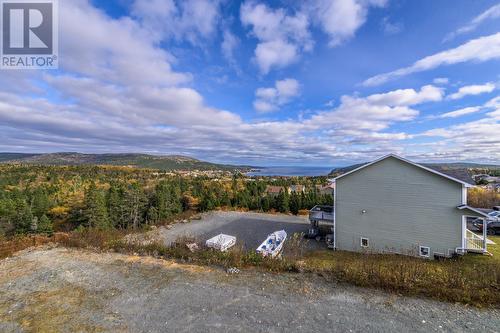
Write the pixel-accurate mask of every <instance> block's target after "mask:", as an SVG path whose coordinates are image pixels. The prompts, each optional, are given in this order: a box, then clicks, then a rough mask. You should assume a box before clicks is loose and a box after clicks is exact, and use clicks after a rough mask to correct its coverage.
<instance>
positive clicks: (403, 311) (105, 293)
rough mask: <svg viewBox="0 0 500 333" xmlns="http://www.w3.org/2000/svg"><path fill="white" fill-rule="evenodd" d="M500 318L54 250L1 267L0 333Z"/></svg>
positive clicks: (427, 328)
mask: <svg viewBox="0 0 500 333" xmlns="http://www.w3.org/2000/svg"><path fill="white" fill-rule="evenodd" d="M499 328H500V311H498V310H479V309H475V308H472V307H467V306H463V305H455V304H448V303H440V302H435V301H430V300H422V299H415V298H406V297H399V296H395V295H389V294H384V293H382V292H378V291H373V290H368V289H361V288H354V287H347V286H344V285H336V284H332V283H327V282H325V281H324V280H323V279H322V278H320V277H317V276H310V275H305V274H264V273H261V272H255V271H243V272H241V273H240V274H234V275H228V274H226V273H225V272H224V271H222V270H219V269H216V268H208V267H200V266H192V265H183V264H176V263H174V262H170V261H164V260H160V259H153V258H149V257H142V258H141V257H134V256H126V255H121V254H112V253H93V252H87V251H79V250H68V249H61V248H52V249H51V248H43V249H38V250H34V251H25V252H22V253H19V254H18V255H17V256H15V257H13V258H9V259H5V260H2V261H0V331H1V332H96V331H99V332H102V331H104V332H111V331H112V332H349V331H354V332H366V331H370V332H432V331H438V332H465V331H467V332H473V331H475V332H495V331H498V330H499Z"/></svg>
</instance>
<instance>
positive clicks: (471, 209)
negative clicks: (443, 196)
mask: <svg viewBox="0 0 500 333" xmlns="http://www.w3.org/2000/svg"><path fill="white" fill-rule="evenodd" d="M457 208H458V209H460V210H470V211H471V212H474V213H476V214H479V215H481V216H483V217H489V215H488V214H486V213H484V212H482V211H480V210H479V209H477V208H474V207H471V206H468V205H460V206H458V207H457Z"/></svg>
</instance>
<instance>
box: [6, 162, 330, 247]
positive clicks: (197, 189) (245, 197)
mask: <svg viewBox="0 0 500 333" xmlns="http://www.w3.org/2000/svg"><path fill="white" fill-rule="evenodd" d="M325 181H326V179H325V178H324V177H300V178H297V177H295V178H277V179H271V178H265V177H260V178H257V179H250V178H248V177H246V176H244V175H242V174H236V175H233V176H232V177H228V178H224V179H213V178H209V177H203V176H202V177H189V176H177V175H172V174H170V173H165V172H161V171H158V170H153V169H140V168H130V167H118V166H36V165H6V164H4V165H0V237H11V236H15V235H26V234H51V233H53V232H55V231H72V230H78V229H84V228H97V229H109V228H116V229H128V228H134V229H137V228H141V227H143V226H148V225H156V224H161V223H165V221H168V220H171V219H172V218H173V217H175V216H176V215H178V214H180V213H182V212H186V211H193V212H195V211H209V210H214V209H218V208H225V209H243V210H252V211H262V212H270V211H275V212H280V213H291V214H298V213H299V211H300V210H303V209H310V208H312V207H313V206H314V205H317V204H332V202H333V198H332V196H331V195H321V194H320V193H318V192H317V191H316V188H315V185H319V184H324V183H325ZM292 184H302V185H305V186H306V191H305V192H304V193H300V194H297V193H291V194H289V193H288V192H287V191H282V192H281V193H279V194H278V195H274V196H271V195H267V194H266V192H265V189H266V186H267V185H277V186H289V185H292Z"/></svg>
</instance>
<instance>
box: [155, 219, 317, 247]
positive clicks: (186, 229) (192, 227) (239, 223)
mask: <svg viewBox="0 0 500 333" xmlns="http://www.w3.org/2000/svg"><path fill="white" fill-rule="evenodd" d="M308 228H309V220H308V218H307V217H301V216H290V215H271V214H259V213H245V212H210V213H206V214H203V215H202V219H201V220H194V221H191V222H189V223H178V224H175V225H173V226H171V227H170V228H169V229H167V228H164V227H161V228H158V229H157V230H155V233H156V234H157V235H158V236H159V237H160V239H162V240H163V241H164V242H165V243H166V244H167V245H169V244H171V243H172V242H174V241H175V240H177V239H178V238H179V237H183V236H190V237H195V238H196V239H198V240H199V241H203V242H204V241H206V240H207V239H209V238H211V237H213V236H216V235H218V234H221V233H224V234H228V235H232V236H236V239H237V241H238V242H239V243H240V244H242V245H243V247H244V248H245V249H247V250H252V249H256V248H257V247H258V246H259V245H260V244H261V243H262V242H263V241H264V240H265V239H266V237H267V236H268V235H269V234H270V233H272V232H274V231H278V230H285V231H286V232H287V234H288V236H289V237H291V236H292V235H293V234H295V233H299V234H300V233H304V234H305V233H307V230H308ZM305 242H306V244H307V247H308V248H310V249H321V248H326V245H325V243H324V242H321V243H318V242H316V241H315V240H312V241H305Z"/></svg>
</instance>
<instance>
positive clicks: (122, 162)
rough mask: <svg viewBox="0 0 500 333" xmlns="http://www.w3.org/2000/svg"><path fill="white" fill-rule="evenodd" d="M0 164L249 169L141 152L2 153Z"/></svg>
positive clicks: (234, 170) (162, 168)
mask: <svg viewBox="0 0 500 333" xmlns="http://www.w3.org/2000/svg"><path fill="white" fill-rule="evenodd" d="M0 163H4V164H33V165H71V166H72V165H113V166H131V167H138V168H150V169H160V170H169V171H170V170H172V171H173V170H201V171H208V170H212V171H215V170H221V171H231V172H244V171H247V170H249V169H251V168H252V167H250V166H243V165H228V164H218V163H211V162H206V161H202V160H199V159H196V158H193V157H189V156H183V155H149V154H143V153H116V154H115V153H104V154H85V153H78V152H58V153H40V154H31V153H29V154H24V153H2V152H0Z"/></svg>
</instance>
